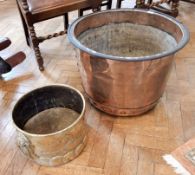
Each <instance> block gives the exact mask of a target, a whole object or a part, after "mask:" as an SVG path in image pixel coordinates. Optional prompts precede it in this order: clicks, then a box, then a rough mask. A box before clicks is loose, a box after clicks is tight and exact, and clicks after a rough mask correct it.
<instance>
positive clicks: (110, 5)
mask: <svg viewBox="0 0 195 175" xmlns="http://www.w3.org/2000/svg"><path fill="white" fill-rule="evenodd" d="M111 8H112V0H108V5H107V10H109V9H111Z"/></svg>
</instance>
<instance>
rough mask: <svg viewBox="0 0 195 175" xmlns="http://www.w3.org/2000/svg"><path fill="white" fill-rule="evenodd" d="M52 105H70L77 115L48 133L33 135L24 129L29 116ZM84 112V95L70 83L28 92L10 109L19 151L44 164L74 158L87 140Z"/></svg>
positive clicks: (61, 162) (53, 164) (64, 161)
mask: <svg viewBox="0 0 195 175" xmlns="http://www.w3.org/2000/svg"><path fill="white" fill-rule="evenodd" d="M52 107H66V108H70V109H72V110H75V111H77V112H78V113H79V114H80V115H79V117H78V118H77V119H76V120H75V121H74V122H73V123H72V124H71V125H69V126H68V127H67V128H64V129H62V130H60V131H57V132H54V133H51V134H33V133H28V132H26V131H24V130H23V127H24V125H25V123H26V122H27V121H28V120H29V119H30V118H31V117H32V116H34V115H35V114H36V113H39V112H41V111H44V110H46V109H49V108H52ZM84 111H85V100H84V97H83V96H82V94H81V93H80V92H79V91H77V90H76V89H74V88H72V87H70V86H64V85H51V86H45V87H42V88H39V89H36V90H33V91H31V92H29V93H28V94H26V95H25V96H23V97H22V98H21V99H20V100H19V101H18V102H17V104H16V105H15V107H14V110H13V123H14V126H15V128H16V130H17V144H18V146H19V148H20V150H21V151H22V152H23V153H24V154H25V155H26V156H27V157H28V158H30V159H33V160H34V161H35V162H36V163H38V164H40V165H45V166H57V165H61V164H64V163H66V162H68V161H70V160H73V159H74V158H75V157H77V156H78V155H79V154H80V153H81V151H82V150H83V148H84V147H85V145H86V142H87V128H86V125H85V123H84V119H83V117H84ZM46 117H47V116H46ZM67 117H68V116H67Z"/></svg>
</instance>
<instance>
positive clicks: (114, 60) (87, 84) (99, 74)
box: [69, 9, 189, 116]
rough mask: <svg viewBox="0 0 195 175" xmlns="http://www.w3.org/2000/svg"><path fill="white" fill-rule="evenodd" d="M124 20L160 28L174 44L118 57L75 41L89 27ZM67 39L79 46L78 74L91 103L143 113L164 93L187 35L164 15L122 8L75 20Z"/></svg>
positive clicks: (114, 112) (107, 109)
mask: <svg viewBox="0 0 195 175" xmlns="http://www.w3.org/2000/svg"><path fill="white" fill-rule="evenodd" d="M123 22H126V23H127V22H128V23H133V24H141V25H148V26H152V27H155V28H158V29H161V30H163V31H165V32H167V33H169V34H171V35H172V36H173V37H174V38H175V40H176V41H177V46H176V47H175V48H174V49H173V50H170V51H167V52H166V51H165V52H162V53H159V54H155V55H149V56H143V57H120V56H113V55H106V54H103V53H99V52H96V51H94V50H91V49H90V48H87V47H86V46H84V45H83V44H81V43H80V41H79V40H78V36H79V35H80V34H81V33H83V32H84V31H86V30H88V29H93V28H97V27H100V26H104V25H107V24H109V23H123ZM69 39H70V41H71V42H72V43H73V45H75V46H76V47H77V48H79V49H80V57H79V58H78V59H79V67H80V73H81V77H82V82H83V86H84V89H85V91H86V94H87V96H88V98H89V100H90V101H91V103H92V104H93V105H94V106H95V107H97V108H98V109H100V110H102V111H104V112H106V113H109V114H112V115H119V116H129V115H139V114H142V113H144V112H146V111H148V110H150V109H152V108H153V107H154V106H155V105H156V104H157V102H158V100H159V99H160V97H161V96H162V94H163V92H164V89H165V86H166V82H167V79H168V75H169V72H170V69H171V66H172V63H173V57H174V54H175V52H177V51H178V50H180V49H181V48H183V47H184V45H185V44H186V43H187V41H188V39H189V34H188V31H187V29H186V28H185V27H184V26H183V25H182V24H181V23H179V22H178V21H176V20H175V19H174V18H172V17H169V16H167V15H163V14H160V13H156V12H154V11H145V10H135V9H134V10H129V9H121V10H111V11H102V12H98V13H96V14H91V15H88V16H85V17H83V18H81V19H79V20H76V21H75V22H74V23H73V24H72V25H71V27H70V28H69ZM118 39H120V38H118ZM140 42H142V41H141V40H140Z"/></svg>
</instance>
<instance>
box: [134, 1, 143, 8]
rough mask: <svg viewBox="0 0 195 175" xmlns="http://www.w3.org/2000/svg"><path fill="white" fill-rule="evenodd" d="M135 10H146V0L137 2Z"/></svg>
mask: <svg viewBox="0 0 195 175" xmlns="http://www.w3.org/2000/svg"><path fill="white" fill-rule="evenodd" d="M135 8H145V0H136V5H135Z"/></svg>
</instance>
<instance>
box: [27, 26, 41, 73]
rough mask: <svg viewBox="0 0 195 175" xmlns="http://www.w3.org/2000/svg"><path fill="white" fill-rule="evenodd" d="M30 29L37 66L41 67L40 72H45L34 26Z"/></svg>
mask: <svg viewBox="0 0 195 175" xmlns="http://www.w3.org/2000/svg"><path fill="white" fill-rule="evenodd" d="M28 28H29V32H30V37H31V41H32V46H33V50H34V52H35V56H36V60H37V64H38V66H39V69H40V71H43V70H44V66H43V58H42V56H41V52H40V49H39V40H38V38H37V36H36V33H35V29H34V26H29V27H28Z"/></svg>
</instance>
